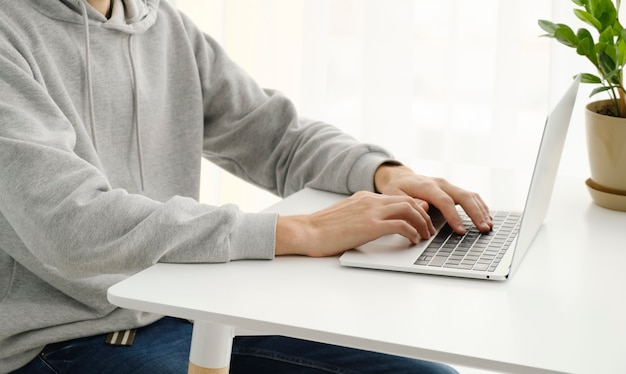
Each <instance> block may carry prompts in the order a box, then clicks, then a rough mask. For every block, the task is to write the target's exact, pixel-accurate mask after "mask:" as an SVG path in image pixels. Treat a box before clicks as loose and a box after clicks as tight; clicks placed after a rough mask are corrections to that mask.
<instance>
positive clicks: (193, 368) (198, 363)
mask: <svg viewBox="0 0 626 374" xmlns="http://www.w3.org/2000/svg"><path fill="white" fill-rule="evenodd" d="M233 337H234V328H233V327H232V326H224V325H219V324H215V323H210V322H202V321H195V323H194V325H193V334H192V336H191V351H190V353H189V374H227V373H228V371H229V368H230V354H231V352H232V347H233Z"/></svg>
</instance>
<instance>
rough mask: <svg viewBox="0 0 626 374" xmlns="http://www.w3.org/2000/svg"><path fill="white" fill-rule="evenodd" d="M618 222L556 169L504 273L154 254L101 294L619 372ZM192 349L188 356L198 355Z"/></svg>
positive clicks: (253, 323) (161, 307) (422, 350)
mask: <svg viewBox="0 0 626 374" xmlns="http://www.w3.org/2000/svg"><path fill="white" fill-rule="evenodd" d="M625 232H626V214H624V213H618V212H614V211H610V210H605V209H602V208H599V207H597V206H595V205H593V204H592V203H591V199H590V197H589V196H588V194H587V191H586V190H585V185H584V181H583V180H582V179H562V178H561V179H559V180H558V181H557V185H556V187H555V193H554V197H553V201H552V204H551V208H550V211H549V213H548V217H547V218H546V223H545V225H544V227H543V228H542V229H541V231H540V232H539V234H538V236H537V238H536V240H535V242H534V244H533V247H532V248H531V249H530V250H529V252H528V254H527V255H526V258H525V260H524V262H523V263H522V266H521V267H520V269H519V270H518V271H517V273H515V274H514V275H513V277H512V278H511V279H509V280H507V281H504V282H498V281H484V280H466V279H454V278H446V277H439V276H424V275H414V274H402V273H393V272H385V271H374V270H360V269H348V268H343V267H341V266H340V265H339V264H338V262H337V258H325V259H312V258H302V257H283V258H277V259H276V260H274V261H240V262H232V263H228V264H207V265H172V264H159V265H156V266H154V267H152V268H150V269H147V270H145V271H143V272H141V273H139V274H137V275H135V276H133V277H131V278H129V279H127V280H125V281H123V282H121V283H119V284H117V285H115V286H113V287H112V288H111V289H109V300H110V301H111V302H112V303H114V304H116V305H119V306H121V307H125V308H131V309H138V310H143V311H149V312H155V313H161V314H165V315H171V316H177V317H182V318H188V319H193V320H195V321H196V322H197V323H199V322H202V323H203V324H202V326H204V327H207V326H208V327H211V326H214V325H213V323H215V324H217V325H215V326H217V328H218V330H220V329H221V328H222V327H220V326H235V327H237V328H244V329H250V330H257V331H264V332H268V333H271V334H281V335H288V336H293V337H299V338H305V339H311V340H317V341H322V342H329V343H334V344H339V345H346V346H353V347H358V348H364V349H368V350H375V351H381V352H387V353H393V354H398V355H404V356H410V357H416V358H423V359H428V360H434V361H442V362H448V363H452V364H458V365H461V366H470V367H477V368H483V369H487V370H492V371H496V372H518V373H528V372H532V373H541V372H551V371H556V372H567V373H626V359H625V357H626V290H625V288H626V269H625V265H626V245H624V243H623V238H624V233H625ZM542 259H543V260H545V262H542V261H541V260H542ZM207 322H208V323H207ZM220 331H226V332H227V335H228V331H230V330H228V329H226V330H224V329H222V330H220ZM202 334H204V335H206V334H208V333H207V332H206V331H205V332H202V331H201V330H200V328H198V331H197V332H196V330H194V343H193V345H194V346H195V347H196V349H199V347H200V346H201V344H203V342H206V340H201V339H202V338H207V337H206V336H202ZM199 339H200V340H199ZM222 341H225V342H227V343H229V341H228V339H227V337H226V338H224V337H222ZM193 351H194V347H192V358H193V356H194V355H196V356H197V355H199V354H200V355H201V352H195V353H194V352H193ZM200 366H203V365H202V364H201V365H200Z"/></svg>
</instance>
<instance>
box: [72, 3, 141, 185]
mask: <svg viewBox="0 0 626 374" xmlns="http://www.w3.org/2000/svg"><path fill="white" fill-rule="evenodd" d="M85 1H87V0H83V1H80V5H81V8H82V13H83V21H84V24H85V54H86V57H85V70H86V72H87V96H88V99H89V126H90V129H91V142H92V143H93V147H94V148H95V150H96V152H98V143H97V136H96V115H95V109H94V108H95V106H94V99H93V81H92V76H91V48H90V37H89V17H88V15H87V7H86V6H85ZM128 54H129V56H130V67H131V72H132V85H133V125H134V127H135V137H136V140H135V141H136V143H137V159H138V162H139V179H140V181H141V190H142V191H145V188H144V170H143V169H144V165H143V151H142V149H141V128H140V125H139V124H140V121H139V93H138V88H137V86H138V84H137V71H136V69H135V61H134V59H133V35H129V36H128Z"/></svg>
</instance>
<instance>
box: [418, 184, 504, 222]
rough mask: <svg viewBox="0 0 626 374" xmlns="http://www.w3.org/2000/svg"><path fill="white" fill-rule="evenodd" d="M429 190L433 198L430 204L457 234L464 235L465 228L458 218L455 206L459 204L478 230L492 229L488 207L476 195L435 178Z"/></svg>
mask: <svg viewBox="0 0 626 374" xmlns="http://www.w3.org/2000/svg"><path fill="white" fill-rule="evenodd" d="M433 181H434V186H431V187H430V188H431V189H432V191H430V194H431V195H432V196H433V199H432V200H431V202H432V203H433V204H434V205H435V206H436V207H437V208H438V209H439V210H440V211H441V213H442V214H443V216H444V217H445V218H446V220H447V221H448V224H449V225H450V227H452V229H453V230H454V231H455V232H456V233H458V234H465V233H466V232H467V229H466V227H465V226H464V225H463V220H462V219H461V217H460V216H459V214H458V212H457V210H456V205H457V204H459V205H460V206H461V207H462V208H463V210H464V211H465V212H466V213H467V215H468V216H469V217H470V219H471V220H472V222H473V223H474V225H475V226H476V227H477V228H478V230H480V231H482V232H487V231H490V230H491V228H492V227H493V221H492V217H491V215H490V213H489V207H488V206H487V204H486V203H485V202H484V201H483V199H482V198H481V197H480V195H478V194H477V193H474V192H470V191H466V190H464V189H462V188H459V187H457V186H455V185H452V184H450V183H449V182H448V181H446V180H445V179H441V178H436V179H434V180H433Z"/></svg>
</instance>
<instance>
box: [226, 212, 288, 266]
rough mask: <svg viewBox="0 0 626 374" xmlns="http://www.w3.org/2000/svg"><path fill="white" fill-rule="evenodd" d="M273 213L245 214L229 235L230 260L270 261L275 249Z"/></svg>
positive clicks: (274, 219) (276, 216) (275, 217)
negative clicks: (236, 227)
mask: <svg viewBox="0 0 626 374" xmlns="http://www.w3.org/2000/svg"><path fill="white" fill-rule="evenodd" d="M277 218H278V215H277V214H274V213H246V214H244V215H243V217H241V219H240V221H239V225H238V227H239V228H240V229H236V230H234V231H233V232H232V233H231V235H230V259H231V260H245V259H259V260H271V259H273V258H274V250H275V247H276V220H277Z"/></svg>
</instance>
